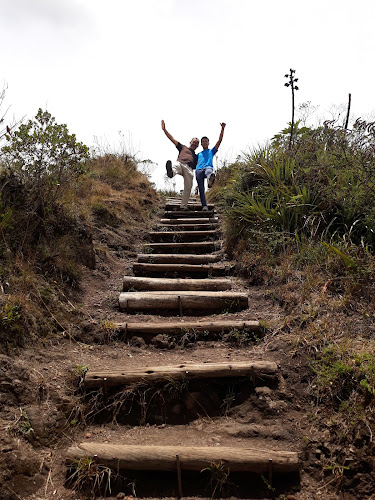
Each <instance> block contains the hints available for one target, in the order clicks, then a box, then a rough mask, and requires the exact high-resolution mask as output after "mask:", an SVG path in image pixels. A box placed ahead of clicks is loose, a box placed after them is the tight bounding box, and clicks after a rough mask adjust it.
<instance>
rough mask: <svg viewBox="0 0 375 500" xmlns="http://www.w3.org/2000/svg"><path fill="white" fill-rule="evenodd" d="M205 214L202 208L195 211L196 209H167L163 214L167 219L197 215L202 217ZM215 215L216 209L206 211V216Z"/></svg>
mask: <svg viewBox="0 0 375 500" xmlns="http://www.w3.org/2000/svg"><path fill="white" fill-rule="evenodd" d="M202 215H203V212H202V211H201V210H197V211H194V210H174V211H173V210H172V211H166V212H164V214H163V217H164V218H165V219H179V218H187V219H189V218H193V217H197V218H200V217H202ZM214 215H215V211H214V210H207V211H206V212H204V216H205V217H209V218H211V217H214Z"/></svg>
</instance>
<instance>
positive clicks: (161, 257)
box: [137, 253, 222, 264]
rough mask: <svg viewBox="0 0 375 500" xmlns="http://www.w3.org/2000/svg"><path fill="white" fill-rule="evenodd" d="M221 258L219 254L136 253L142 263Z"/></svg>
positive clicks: (205, 260)
mask: <svg viewBox="0 0 375 500" xmlns="http://www.w3.org/2000/svg"><path fill="white" fill-rule="evenodd" d="M220 260H222V256H221V255H215V254H207V255H192V254H174V253H167V254H149V253H145V254H138V256H137V261H138V262H139V263H143V264H147V263H148V264H210V263H214V262H219V261H220Z"/></svg>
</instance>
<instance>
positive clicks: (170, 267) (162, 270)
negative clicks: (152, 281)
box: [133, 262, 231, 276]
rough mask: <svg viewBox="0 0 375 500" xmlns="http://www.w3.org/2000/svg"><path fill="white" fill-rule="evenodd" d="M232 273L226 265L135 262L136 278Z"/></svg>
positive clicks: (134, 271)
mask: <svg viewBox="0 0 375 500" xmlns="http://www.w3.org/2000/svg"><path fill="white" fill-rule="evenodd" d="M230 271H231V266H230V265H225V264H215V263H214V264H195V265H194V264H174V263H173V264H143V263H139V262H134V264H133V273H134V275H135V276H151V274H155V273H156V274H158V275H160V274H182V275H184V276H185V275H190V274H193V275H194V274H195V275H196V274H199V275H204V276H210V275H212V276H223V275H224V274H228V273H229V272H230Z"/></svg>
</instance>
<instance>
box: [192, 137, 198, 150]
mask: <svg viewBox="0 0 375 500" xmlns="http://www.w3.org/2000/svg"><path fill="white" fill-rule="evenodd" d="M198 146H199V139H198V137H193V138H192V140H191V141H190V149H193V150H194V151H195V150H196V149H197V147H198Z"/></svg>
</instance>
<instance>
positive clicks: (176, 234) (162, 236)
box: [149, 229, 220, 243]
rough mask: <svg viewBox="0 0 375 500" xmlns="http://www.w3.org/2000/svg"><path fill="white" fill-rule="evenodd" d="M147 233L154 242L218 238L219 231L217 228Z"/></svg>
mask: <svg viewBox="0 0 375 500" xmlns="http://www.w3.org/2000/svg"><path fill="white" fill-rule="evenodd" d="M149 235H150V238H151V240H152V242H154V243H155V242H159V241H168V242H171V241H173V242H180V241H202V240H203V241H205V240H208V239H214V238H219V235H220V231H218V230H217V229H213V230H209V231H151V232H150V233H149Z"/></svg>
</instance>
